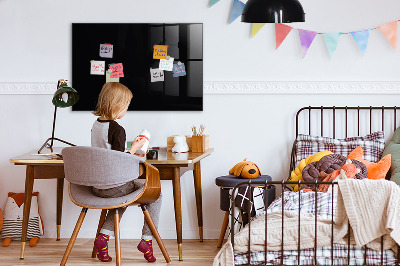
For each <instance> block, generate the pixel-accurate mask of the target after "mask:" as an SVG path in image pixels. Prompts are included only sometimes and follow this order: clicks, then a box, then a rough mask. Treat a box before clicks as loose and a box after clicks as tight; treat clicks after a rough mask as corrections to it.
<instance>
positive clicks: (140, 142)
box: [129, 137, 147, 154]
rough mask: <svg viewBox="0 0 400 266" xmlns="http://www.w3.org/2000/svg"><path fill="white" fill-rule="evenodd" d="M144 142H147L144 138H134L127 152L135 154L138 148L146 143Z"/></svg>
mask: <svg viewBox="0 0 400 266" xmlns="http://www.w3.org/2000/svg"><path fill="white" fill-rule="evenodd" d="M146 141H147V140H146V139H145V138H139V137H136V138H135V140H134V141H133V142H132V145H131V148H130V149H129V152H130V153H132V154H135V153H136V152H137V151H138V150H139V149H140V148H142V147H143V145H144V144H145V143H146Z"/></svg>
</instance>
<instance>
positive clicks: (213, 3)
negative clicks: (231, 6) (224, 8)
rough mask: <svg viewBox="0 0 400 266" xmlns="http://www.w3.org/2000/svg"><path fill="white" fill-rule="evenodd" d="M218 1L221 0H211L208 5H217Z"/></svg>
mask: <svg viewBox="0 0 400 266" xmlns="http://www.w3.org/2000/svg"><path fill="white" fill-rule="evenodd" d="M218 2H219V0H211V1H210V5H209V6H208V7H212V6H213V5H215V4H216V3H218Z"/></svg>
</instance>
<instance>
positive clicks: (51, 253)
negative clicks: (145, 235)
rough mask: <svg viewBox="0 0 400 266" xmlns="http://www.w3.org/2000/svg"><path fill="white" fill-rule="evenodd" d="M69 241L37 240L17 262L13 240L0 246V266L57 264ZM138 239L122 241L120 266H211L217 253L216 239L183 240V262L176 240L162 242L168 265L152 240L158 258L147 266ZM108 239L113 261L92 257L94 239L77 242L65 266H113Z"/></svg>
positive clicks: (112, 244) (112, 252)
mask: <svg viewBox="0 0 400 266" xmlns="http://www.w3.org/2000/svg"><path fill="white" fill-rule="evenodd" d="M68 241H69V239H61V241H56V240H55V239H40V240H39V242H38V244H37V245H36V247H29V246H28V245H27V247H26V249H25V259H23V260H20V259H19V254H20V249H21V244H20V242H17V241H12V242H11V244H10V246H9V247H3V246H0V265H2V266H5V265H60V262H61V258H62V256H63V255H64V252H65V248H66V246H67V244H68ZM139 241H140V240H127V239H126V240H125V239H122V240H121V247H122V264H123V265H146V266H149V265H155V264H157V265H170V266H172V265H185V266H186V265H188V266H191V265H212V262H213V259H214V257H215V255H216V254H217V253H218V251H219V249H217V242H218V241H217V240H214V239H212V240H204V242H200V241H199V240H187V239H185V240H183V261H179V260H178V247H177V244H176V240H169V239H168V240H163V241H164V244H165V246H166V248H167V250H168V253H169V256H170V257H171V260H172V262H171V263H170V264H167V263H166V262H165V260H164V257H163V256H162V253H161V251H160V249H159V248H158V245H157V242H155V241H154V243H153V248H154V254H155V257H156V258H157V261H156V263H153V264H149V263H148V262H147V261H146V260H145V259H144V258H143V254H142V253H141V252H139V251H138V250H137V249H136V246H137V244H138V243H139ZM113 242H114V241H113V239H111V240H110V247H109V251H110V255H111V257H113V262H111V263H104V262H101V261H99V260H97V258H96V259H92V258H91V254H92V247H93V240H92V239H77V240H76V242H75V245H74V248H73V249H72V252H71V255H70V257H69V259H68V263H67V265H102V266H104V265H115V262H114V259H115V258H114V256H115V255H114V254H115V252H114V243H113Z"/></svg>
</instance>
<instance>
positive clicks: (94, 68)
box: [90, 60, 106, 75]
mask: <svg viewBox="0 0 400 266" xmlns="http://www.w3.org/2000/svg"><path fill="white" fill-rule="evenodd" d="M105 64H106V62H105V61H95V60H92V61H90V75H104V69H105Z"/></svg>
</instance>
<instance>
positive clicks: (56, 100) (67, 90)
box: [38, 79, 79, 153]
mask: <svg viewBox="0 0 400 266" xmlns="http://www.w3.org/2000/svg"><path fill="white" fill-rule="evenodd" d="M78 100H79V94H78V92H77V91H76V90H74V89H73V88H71V87H69V86H68V84H67V81H66V80H63V79H60V80H59V81H58V83H57V91H56V92H55V93H54V95H53V100H52V102H53V105H54V107H55V108H54V118H53V132H52V133H51V138H48V139H47V140H46V141H45V143H44V144H43V145H42V147H41V148H40V149H39V151H38V153H40V152H41V151H42V150H43V149H44V148H45V147H48V148H50V150H51V152H53V141H54V140H58V141H60V142H63V143H65V144H68V145H71V146H75V145H74V144H72V143H69V142H67V141H65V140H62V139H59V138H55V137H54V130H55V128H56V116H57V107H61V108H64V107H69V106H72V105H74V104H75V103H76V102H77V101H78ZM49 141H51V143H50V144H49Z"/></svg>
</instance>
